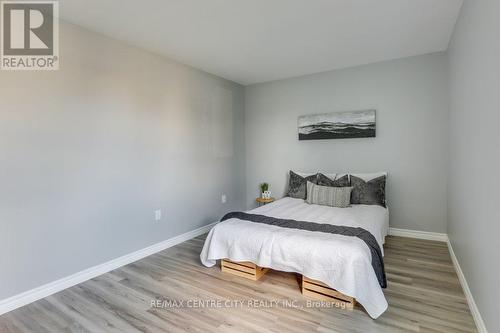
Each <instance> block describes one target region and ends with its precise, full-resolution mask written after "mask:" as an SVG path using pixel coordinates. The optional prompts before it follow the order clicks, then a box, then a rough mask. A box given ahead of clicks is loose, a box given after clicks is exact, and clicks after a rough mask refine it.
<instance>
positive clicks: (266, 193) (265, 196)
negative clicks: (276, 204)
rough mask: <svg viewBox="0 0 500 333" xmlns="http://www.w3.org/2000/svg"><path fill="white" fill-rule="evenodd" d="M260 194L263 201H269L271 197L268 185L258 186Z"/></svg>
mask: <svg viewBox="0 0 500 333" xmlns="http://www.w3.org/2000/svg"><path fill="white" fill-rule="evenodd" d="M260 192H261V196H262V198H263V199H269V198H270V197H271V192H269V184H268V183H262V184H260Z"/></svg>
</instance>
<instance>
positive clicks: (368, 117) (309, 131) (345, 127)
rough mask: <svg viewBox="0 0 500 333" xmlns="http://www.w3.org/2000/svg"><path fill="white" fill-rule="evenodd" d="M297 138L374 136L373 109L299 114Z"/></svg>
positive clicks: (319, 138) (320, 138) (318, 138)
mask: <svg viewBox="0 0 500 333" xmlns="http://www.w3.org/2000/svg"><path fill="white" fill-rule="evenodd" d="M298 126H299V140H322V139H350V138H372V137H375V110H364V111H349V112H331V113H324V114H314V115H307V116H300V117H299V121H298Z"/></svg>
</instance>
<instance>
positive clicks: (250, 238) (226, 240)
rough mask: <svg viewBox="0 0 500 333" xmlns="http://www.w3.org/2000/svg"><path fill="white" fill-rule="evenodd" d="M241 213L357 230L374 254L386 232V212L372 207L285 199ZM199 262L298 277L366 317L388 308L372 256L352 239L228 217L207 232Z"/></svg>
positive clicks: (365, 246) (384, 209)
mask: <svg viewBox="0 0 500 333" xmlns="http://www.w3.org/2000/svg"><path fill="white" fill-rule="evenodd" d="M247 213H251V214H258V215H264V216H268V217H273V218H278V219H293V220H298V221H306V222H314V223H317V224H318V223H319V224H330V225H336V226H347V227H360V228H363V229H364V230H366V231H368V232H369V233H370V234H371V235H373V237H374V238H375V239H376V243H378V245H379V247H380V251H383V244H384V241H385V236H386V235H387V234H388V229H389V211H388V209H387V208H384V207H381V206H378V205H352V206H351V207H348V208H335V207H329V206H320V205H314V204H308V203H306V202H305V201H304V200H303V199H295V198H290V197H285V198H283V199H280V200H277V201H275V202H274V203H271V204H267V205H265V206H262V207H259V208H255V209H253V210H250V211H249V212H247ZM382 254H383V252H382ZM200 258H201V262H202V263H203V265H205V266H208V267H211V266H214V265H215V264H216V261H217V260H219V259H229V260H231V261H235V262H251V263H254V264H255V265H258V266H260V267H266V268H271V269H275V270H279V271H285V272H295V273H299V274H302V275H303V276H306V277H308V278H310V279H314V280H317V281H321V282H322V283H324V284H326V285H327V286H330V287H331V288H335V290H337V291H339V292H340V293H343V294H345V295H348V296H350V297H353V298H355V299H356V301H357V302H359V303H360V304H361V305H363V307H364V308H365V310H366V311H367V313H368V314H369V315H370V316H371V317H372V318H377V317H379V316H380V315H381V314H382V313H383V312H384V311H385V310H386V309H387V306H388V305H387V301H386V299H385V296H384V294H383V292H382V288H381V285H380V283H379V280H378V279H377V276H376V273H375V271H374V269H373V267H372V252H370V249H369V247H368V246H367V244H366V243H365V242H364V241H363V240H361V239H360V238H358V237H352V236H345V235H340V234H330V233H324V232H317V231H309V230H300V229H290V228H282V227H279V226H275V225H268V224H261V223H252V222H249V221H246V220H242V219H239V218H230V219H227V220H225V221H223V222H220V223H218V224H217V225H215V226H214V227H213V228H212V230H211V231H210V233H209V234H208V236H207V238H206V240H205V244H204V246H203V250H202V252H201V255H200Z"/></svg>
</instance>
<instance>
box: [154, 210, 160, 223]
mask: <svg viewBox="0 0 500 333" xmlns="http://www.w3.org/2000/svg"><path fill="white" fill-rule="evenodd" d="M160 220H161V209H157V210H155V221H160Z"/></svg>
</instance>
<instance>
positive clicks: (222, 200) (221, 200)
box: [220, 194, 227, 204]
mask: <svg viewBox="0 0 500 333" xmlns="http://www.w3.org/2000/svg"><path fill="white" fill-rule="evenodd" d="M220 202H222V203H223V204H225V203H226V202H227V197H226V195H225V194H223V195H222V196H221V197H220Z"/></svg>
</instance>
